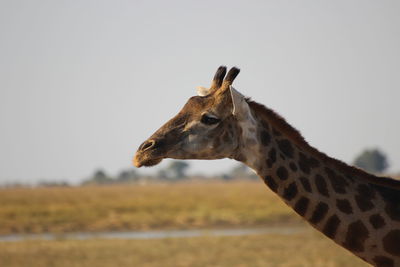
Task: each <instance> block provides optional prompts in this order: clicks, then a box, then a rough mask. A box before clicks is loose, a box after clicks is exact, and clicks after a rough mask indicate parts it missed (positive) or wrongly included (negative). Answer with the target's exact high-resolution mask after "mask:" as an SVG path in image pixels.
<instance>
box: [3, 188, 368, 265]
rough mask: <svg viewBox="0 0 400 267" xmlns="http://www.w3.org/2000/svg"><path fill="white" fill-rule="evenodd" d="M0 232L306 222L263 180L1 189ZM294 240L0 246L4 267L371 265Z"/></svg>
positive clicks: (310, 235) (313, 236)
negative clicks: (267, 186)
mask: <svg viewBox="0 0 400 267" xmlns="http://www.w3.org/2000/svg"><path fill="white" fill-rule="evenodd" d="M0 203H1V206H0V233H1V234H10V233H44V232H53V233H63V232H74V231H79V232H82V231H89V232H96V231H115V230H116V231H118V230H123V231H126V230H153V229H185V228H186V229H187V228H221V227H222V228H223V227H234V228H235V227H239V228H240V227H252V226H269V225H286V226H290V225H304V224H303V223H302V221H301V219H299V217H298V216H297V215H295V214H294V213H293V212H292V211H291V210H290V209H289V208H288V207H286V205H285V204H283V202H282V201H281V200H280V199H278V197H276V196H275V195H274V194H273V193H272V192H271V191H270V190H269V189H268V188H266V186H265V185H264V184H263V183H262V182H261V181H244V182H230V183H222V182H186V183H178V184H149V185H145V186H140V185H115V186H83V187H53V188H8V189H0ZM305 229H308V230H306V231H305V232H304V233H297V234H291V235H280V234H262V235H258V236H255V235H252V236H236V237H234V236H231V237H226V236H225V237H216V236H202V237H195V238H164V239H154V240H118V239H90V240H65V239H59V240H56V241H45V240H29V241H19V242H0V266H7V267H20V266H21V267H22V266H30V267H42V266H43V267H45V266H46V267H47V266H52V267H53V266H54V267H67V266H68V267H80V266H82V267H83V266H96V267H102V266H104V267H111V266H113V267H114V266H118V267H124V266H145V267H146V266H307V267H308V266H323V267H333V266H352V267H353V266H354V267H356V266H367V265H366V264H365V263H363V262H362V261H361V260H359V259H358V258H356V257H354V256H352V255H350V253H348V252H347V251H345V250H344V249H342V248H340V247H338V246H337V245H335V244H334V243H333V242H332V241H330V240H328V239H327V238H325V237H323V236H322V235H321V234H319V233H317V232H316V231H314V230H312V229H311V227H309V228H308V227H306V228H305Z"/></svg>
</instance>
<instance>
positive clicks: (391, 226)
mask: <svg viewBox="0 0 400 267" xmlns="http://www.w3.org/2000/svg"><path fill="white" fill-rule="evenodd" d="M253 113H254V120H255V121H256V131H255V133H253V137H255V138H256V141H255V142H254V140H249V138H247V139H246V140H244V142H243V144H242V147H241V148H240V150H239V152H238V153H237V155H236V157H235V159H237V160H239V161H242V162H243V163H245V164H246V165H248V166H249V167H251V168H252V169H254V170H255V171H256V172H257V174H258V175H259V176H260V177H261V178H262V179H263V180H264V182H265V183H266V185H267V186H268V187H269V188H270V189H271V190H272V191H274V192H275V193H276V194H278V195H279V196H280V197H281V198H282V199H283V200H284V202H285V203H286V204H287V205H288V206H290V207H291V208H293V209H294V211H295V212H296V213H297V214H298V215H300V216H302V217H303V218H304V219H305V220H306V221H307V222H309V223H310V224H311V225H312V226H313V227H314V228H316V229H317V230H319V231H320V232H322V233H323V234H324V235H325V236H327V237H328V238H330V239H332V240H333V241H335V242H336V243H337V244H339V245H340V246H342V247H344V248H346V249H348V250H349V251H351V252H352V253H354V254H355V255H357V256H358V257H360V258H362V259H363V260H365V261H367V262H368V263H371V264H373V265H376V266H400V245H399V244H400V197H399V196H398V195H400V190H395V189H392V188H390V187H385V186H382V185H376V184H373V183H371V178H370V175H369V177H368V178H369V179H364V177H363V176H362V172H360V171H359V172H355V173H354V172H351V171H346V166H344V164H343V163H341V162H337V164H335V162H336V160H334V159H331V158H328V157H327V156H325V155H324V154H322V153H319V152H316V150H315V149H313V148H312V147H310V146H308V144H307V143H305V141H304V143H301V142H299V140H297V139H296V135H293V133H288V132H287V131H286V130H287V129H284V130H282V127H276V126H275V125H274V121H270V120H269V118H266V116H260V115H257V113H255V112H254V111H253ZM279 119H280V118H279ZM250 128H251V127H250ZM290 129H292V128H290ZM247 130H248V129H247ZM243 131H246V129H244V130H243ZM252 132H254V131H252ZM296 134H297V135H299V133H298V132H296ZM248 136H251V135H250V134H249V135H248ZM293 136H295V137H293ZM328 159H329V160H328ZM338 166H341V167H340V168H339V167H338ZM348 168H349V170H351V167H348ZM366 175H368V174H366ZM376 179H379V178H376ZM382 179H383V178H382ZM399 188H400V187H399ZM396 193H397V195H396ZM387 195H389V197H387Z"/></svg>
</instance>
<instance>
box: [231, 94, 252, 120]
mask: <svg viewBox="0 0 400 267" xmlns="http://www.w3.org/2000/svg"><path fill="white" fill-rule="evenodd" d="M229 91H230V93H231V97H232V105H233V107H232V114H233V116H235V117H238V118H239V119H245V118H248V117H249V116H251V113H250V107H249V104H247V101H246V98H245V97H244V96H243V95H242V94H241V93H239V92H238V91H237V90H236V89H235V88H233V87H232V86H229Z"/></svg>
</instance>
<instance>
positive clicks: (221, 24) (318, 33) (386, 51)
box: [0, 0, 400, 266]
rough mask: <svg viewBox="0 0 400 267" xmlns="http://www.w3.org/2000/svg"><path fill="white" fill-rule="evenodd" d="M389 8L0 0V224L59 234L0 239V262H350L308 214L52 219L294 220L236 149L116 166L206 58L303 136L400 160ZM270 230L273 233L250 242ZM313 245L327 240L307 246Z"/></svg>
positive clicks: (366, 161)
mask: <svg viewBox="0 0 400 267" xmlns="http://www.w3.org/2000/svg"><path fill="white" fill-rule="evenodd" d="M399 12H400V3H399V2H397V1H388V0H384V1H372V0H371V1H369V0H367V1H365V0H354V1H342V0H339V1H315V0H304V1H208V0H206V1H139V0H136V1H88V0H85V1H60V0H57V1H42V0H39V1H26V0H15V1H7V0H4V1H0V125H1V128H0V129H1V131H0V162H1V163H0V185H1V186H2V189H1V190H0V199H2V200H1V202H0V203H2V206H1V207H0V233H1V234H3V235H7V236H9V237H10V236H11V237H12V238H17V239H18V238H19V237H20V234H34V233H36V234H38V233H39V234H44V233H51V234H54V233H56V235H57V237H60V236H61V238H53V237H54V236H53V235H52V238H51V239H52V240H47V241H46V240H45V239H46V238H45V239H43V236H40V238H36V239H35V240H28V241H26V240H25V239H23V240H22V241H21V240H20V241H19V242H11V243H10V242H0V247H3V248H2V249H0V262H6V265H4V266H27V262H29V259H32V258H29V256H30V257H34V258H35V259H36V260H35V262H36V263H35V264H37V266H92V265H93V266H115V264H119V265H121V266H124V265H125V266H132V265H136V266H215V265H218V266H234V263H233V260H235V262H238V264H243V265H241V266H289V265H290V264H291V263H290V262H286V261H284V260H283V259H285V258H286V256H287V255H290V257H289V258H291V260H293V261H294V262H296V263H299V264H300V265H301V264H303V265H304V266H328V265H329V266H357V264H359V265H360V266H364V264H363V263H362V262H360V261H358V260H357V259H353V257H352V256H350V255H347V254H346V253H347V252H345V251H344V250H342V249H339V248H338V249H337V250H335V249H334V245H333V244H331V243H329V241H326V240H325V239H323V238H321V236H319V235H318V234H316V233H314V232H311V233H310V232H307V230H301V231H300V232H296V233H294V234H292V235H291V236H290V237H289V236H288V235H285V234H282V232H279V231H278V230H277V232H274V233H273V234H274V235H275V236H274V238H271V236H268V235H266V234H265V233H264V234H261V235H257V236H251V235H245V236H242V237H241V238H237V237H236V239H232V238H235V237H220V236H219V237H217V236H206V237H205V236H204V235H202V237H201V238H200V237H199V238H197V239H190V238H187V239H174V238H161V239H154V240H153V239H152V240H146V241H140V243H138V241H137V240H126V239H118V238H117V239H107V240H106V239H99V240H93V239H92V238H90V239H88V240H84V241H82V240H81V241H79V242H78V241H76V240H75V239H73V238H72V239H70V238H67V237H66V236H64V235H63V234H65V233H74V232H90V233H92V232H95V233H99V232H110V231H144V230H146V231H153V230H162V231H164V230H165V231H166V230H168V229H175V230H176V229H182V228H190V229H203V228H204V229H210V228H213V229H214V228H229V227H234V228H238V229H242V228H248V227H250V228H252V229H253V228H254V227H256V228H259V227H264V228H265V227H266V226H268V227H272V226H276V225H280V226H282V225H285V227H289V229H291V230H293V229H294V228H293V227H300V228H301V229H303V228H304V227H303V226H304V225H303V224H302V223H301V222H300V220H299V219H298V218H297V217H296V216H293V214H292V212H291V211H290V210H288V209H287V208H286V207H285V206H284V205H283V204H282V203H281V202H280V201H279V200H277V199H276V198H275V196H273V195H272V194H271V193H270V192H269V190H268V189H265V188H264V187H263V185H262V184H261V182H260V181H258V180H257V178H256V177H254V175H252V174H251V173H250V172H249V170H248V169H246V168H245V167H243V166H241V165H238V164H237V163H235V162H233V161H230V160H218V161H185V162H180V161H172V160H165V161H163V163H162V164H160V165H159V166H157V167H155V168H149V169H140V170H137V169H135V168H134V167H132V166H131V160H132V157H133V155H134V152H135V151H136V149H137V147H138V146H139V145H140V144H141V142H143V141H144V140H145V139H146V138H148V137H149V136H150V135H151V134H152V133H153V132H154V131H155V130H156V129H158V128H159V127H160V126H161V125H162V124H163V123H164V122H165V121H167V120H168V119H169V118H171V117H172V116H174V115H175V114H176V113H177V112H178V111H179V110H180V108H181V107H182V106H183V105H184V103H185V102H186V100H187V99H188V98H189V97H190V96H192V95H195V87H196V86H208V85H209V84H210V81H211V78H212V76H213V74H214V72H215V70H216V69H217V67H218V66H220V65H227V66H228V67H232V66H238V67H239V68H241V73H240V75H239V76H238V78H237V79H236V81H235V87H236V88H237V89H238V90H239V91H241V92H242V93H243V94H245V95H247V96H250V97H252V99H254V100H255V101H257V102H260V103H262V104H265V105H266V106H268V107H270V108H273V109H274V110H276V111H277V112H278V113H279V114H281V115H282V116H283V117H285V118H286V120H287V121H288V122H289V123H290V124H292V125H293V126H294V127H295V128H297V129H298V130H300V131H301V132H302V134H303V135H304V136H305V138H306V140H307V141H308V142H309V143H310V144H311V145H312V146H314V147H316V148H318V149H319V150H321V151H323V152H325V153H327V154H328V155H330V156H332V157H335V158H338V159H341V160H343V161H345V162H347V163H349V164H355V165H357V166H359V167H361V168H364V169H366V170H368V171H370V172H374V173H380V174H384V175H390V176H392V177H397V176H399V175H398V174H399V173H400V150H399V147H400V143H399V138H398V136H399V133H400V117H399V116H398V114H400V105H399V99H400V90H399V88H400V78H399V77H400V76H399V75H398V72H399V69H400V66H399V64H400V63H399V62H400V50H399V47H400V17H399V16H398V14H399ZM259 190H260V191H259ZM302 227H303V228H302ZM296 229H297V228H296ZM305 229H308V228H305ZM281 230H282V229H281ZM229 238H230V239H229ZM285 238H287V239H288V240H291V244H293V249H294V251H297V250H296V246H295V244H302V242H301V241H302V240H304V238H309V239H310V240H311V241H310V244H312V245H310V247H309V248H304V249H309V250H307V251H305V252H304V253H303V252H300V253H297V254H296V255H298V256H296V257H293V251H292V252H290V248H287V247H285V246H287V245H288V242H287V241H286V239H285ZM271 240H275V243H274V244H272V243H271V245H276V244H277V243H279V242H281V244H282V247H279V246H278V249H276V250H274V248H276V246H275V247H274V246H272V247H269V248H268V249H265V250H262V249H261V248H266V247H268V244H269V243H268V242H271ZM296 240H298V242H299V243H296ZM147 242H148V243H147ZM182 242H184V243H182ZM230 243H232V244H233V243H234V244H237V245H236V246H234V247H229V246H226V244H230ZM223 244H225V245H223ZM323 246H326V247H327V248H329V249H325V251H326V253H333V254H332V255H322V256H321V255H320V251H318V250H317V249H316V248H320V247H323ZM210 247H212V248H213V250H214V251H218V253H217V252H213V253H211V254H210V252H209V251H208V250H207V248H210ZM331 247H332V249H331ZM111 248H114V249H111ZM116 248H118V249H116ZM239 248H240V251H241V253H239V254H240V255H241V258H235V257H233V256H232V255H236V254H237V253H235V251H236V250H235V249H239ZM250 248H251V249H250ZM260 250H261V252H260ZM255 251H258V252H259V253H264V254H263V256H262V257H260V256H259V254H255ZM132 252H135V253H132ZM230 253H231V254H230ZM282 253H288V254H287V255H286V254H284V255H283V254H282ZM313 253H314V254H315V257H314V258H312V259H310V258H307V257H305V256H304V255H305V254H307V255H314V254H313ZM335 253H338V254H335ZM253 254H254V255H253ZM342 254H345V255H344V256H342ZM38 255H42V257H38ZM61 255H64V256H61ZM65 255H70V256H68V257H67V256H65ZM127 255H129V256H127ZM173 255H175V256H173ZM337 255H340V257H337ZM347 256H348V258H346V257H347ZM342 257H343V260H338V258H342ZM266 259H268V264H267V263H266V262H267V261H265V260H266ZM24 260H25V261H24ZM263 260H264V261H263ZM338 261H339V262H338ZM79 264H82V265H79ZM107 264H109V265H107ZM285 264H286V265H285ZM346 264H347V265H346ZM303 265H302V266H303ZM29 266H34V265H29ZM35 266H36V265H35Z"/></svg>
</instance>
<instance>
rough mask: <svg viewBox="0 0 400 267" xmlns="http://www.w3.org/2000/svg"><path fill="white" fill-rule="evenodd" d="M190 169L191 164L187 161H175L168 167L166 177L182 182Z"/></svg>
mask: <svg viewBox="0 0 400 267" xmlns="http://www.w3.org/2000/svg"><path fill="white" fill-rule="evenodd" d="M188 168H189V163H187V162H185V161H180V160H174V161H172V162H171V163H170V164H169V165H168V167H167V169H166V170H165V173H164V175H166V176H167V177H168V178H169V179H173V180H180V179H183V178H185V177H186V171H187V170H188Z"/></svg>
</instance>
